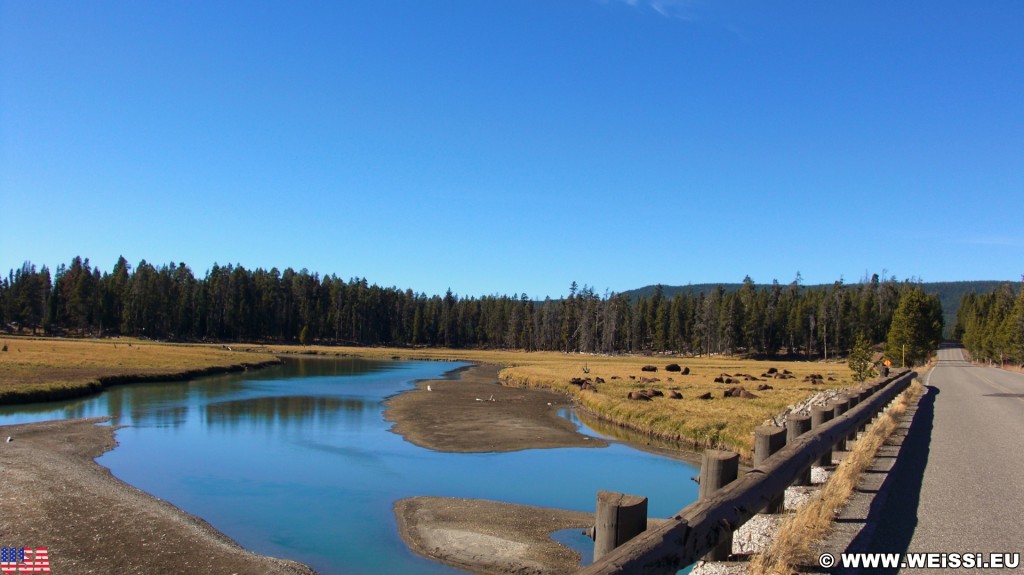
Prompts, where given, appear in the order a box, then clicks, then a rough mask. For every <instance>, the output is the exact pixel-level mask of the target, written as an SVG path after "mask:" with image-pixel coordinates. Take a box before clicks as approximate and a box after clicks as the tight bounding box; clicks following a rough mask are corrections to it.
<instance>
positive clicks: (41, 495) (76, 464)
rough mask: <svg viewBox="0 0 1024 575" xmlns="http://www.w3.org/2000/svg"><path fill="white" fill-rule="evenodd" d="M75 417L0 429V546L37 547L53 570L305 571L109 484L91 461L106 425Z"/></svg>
mask: <svg viewBox="0 0 1024 575" xmlns="http://www.w3.org/2000/svg"><path fill="white" fill-rule="evenodd" d="M100 421H103V420H98V419H79V420H65V421H50V422H44V423H33V424H25V425H10V426H0V436H2V437H3V439H4V440H6V439H7V437H8V436H10V437H11V441H10V442H2V443H0V486H2V488H0V515H2V516H3V518H4V520H3V523H2V524H0V540H3V542H4V544H5V545H9V546H25V547H47V548H48V550H49V555H50V565H51V569H52V571H53V573H62V574H91V573H96V574H99V573H122V574H137V575H162V574H167V575H177V574H181V573H224V574H237V575H243V574H252V575H271V574H273V575H278V574H279V575H315V574H314V571H312V570H311V569H309V568H308V567H306V566H304V565H302V564H299V563H296V562H293V561H286V560H282V559H275V558H272V557H265V556H262V555H257V554H255V553H252V552H249V551H246V550H245V549H243V548H241V547H240V546H238V545H237V544H236V543H234V542H233V541H231V540H230V539H229V538H228V537H226V536H225V535H224V534H222V533H220V532H219V531H217V530H216V529H214V528H213V527H212V526H210V525H209V524H208V523H206V522H205V521H203V520H201V519H199V518H197V517H193V516H192V515H189V514H188V513H185V512H184V511H182V510H180V509H178V508H176V507H174V506H173V505H171V504H169V503H167V502H165V501H162V500H160V499H157V498H155V497H152V496H151V495H148V494H146V493H144V492H142V491H139V490H138V489H135V488H134V487H131V486H130V485H127V484H126V483H124V482H122V481H120V480H118V479H117V478H115V477H114V476H113V475H111V473H110V472H109V471H108V470H107V469H106V468H104V467H102V466H100V465H99V464H97V463H96V462H95V461H94V459H95V458H96V457H99V456H100V455H102V454H103V453H104V452H106V451H107V450H109V449H111V448H113V447H114V446H115V445H116V443H115V440H114V429H113V428H112V427H109V426H103V425H97V423H98V422H100Z"/></svg>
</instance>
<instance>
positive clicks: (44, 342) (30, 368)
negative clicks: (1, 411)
mask: <svg viewBox="0 0 1024 575" xmlns="http://www.w3.org/2000/svg"><path fill="white" fill-rule="evenodd" d="M4 345H6V346H7V351H6V352H0V403H15V402H21V403H23V402H25V401H45V400H48V399H61V398H66V397H71V396H75V395H82V394H85V393H89V392H93V391H99V390H100V389H101V388H102V386H103V380H107V381H110V380H114V381H129V380H152V379H161V378H171V379H173V378H179V377H187V376H189V375H191V374H196V375H198V374H200V373H202V372H203V371H206V370H219V369H230V368H233V367H235V366H243V365H256V364H260V363H265V362H268V361H273V360H274V358H272V357H268V356H267V354H256V353H245V352H239V351H229V350H228V349H226V348H223V347H221V346H219V345H218V346H213V345H174V344H163V343H154V342H149V341H139V340H134V339H103V340H75V339H49V338H39V339H36V338H24V337H11V338H2V337H0V347H2V346H4Z"/></svg>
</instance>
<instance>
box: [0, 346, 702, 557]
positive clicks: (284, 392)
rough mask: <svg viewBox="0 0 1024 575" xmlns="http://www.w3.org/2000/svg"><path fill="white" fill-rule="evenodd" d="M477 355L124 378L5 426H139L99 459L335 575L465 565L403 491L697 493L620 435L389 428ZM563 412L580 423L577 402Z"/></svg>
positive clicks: (221, 524)
mask: <svg viewBox="0 0 1024 575" xmlns="http://www.w3.org/2000/svg"><path fill="white" fill-rule="evenodd" d="M465 365H466V364H461V363H439V362H397V361H394V362H381V361H366V360H357V359H339V360H328V359H296V360H288V361H286V362H285V363H284V364H283V365H281V366H278V367H272V368H269V369H263V370H258V371H251V372H246V373H241V374H234V375H228V376H218V377H208V378H203V379H199V380H195V381H192V382H188V383H180V382H172V383H153V384H133V385H124V386H116V387H112V388H110V389H108V390H107V391H105V392H103V393H102V394H99V395H97V396H94V397H89V398H85V399H79V400H73V401H67V402H60V403H49V404H35V405H23V406H10V407H3V408H0V425H6V424H12V423H25V422H31V421H41V420H48V419H60V418H78V417H99V416H110V417H111V418H112V419H111V422H112V423H113V424H115V425H123V426H126V427H124V428H123V429H120V430H118V431H117V440H118V442H119V445H118V447H116V448H115V449H113V450H111V451H109V452H108V453H106V454H105V455H103V456H102V457H100V458H99V459H98V462H99V463H100V464H101V465H104V466H106V467H108V468H109V469H110V470H111V472H113V474H114V475H115V476H117V477H118V478H120V479H121V480H123V481H125V482H127V483H129V484H131V485H134V486H136V487H138V488H140V489H142V490H144V491H146V492H148V493H151V494H153V495H155V496H157V497H160V498H161V499H164V500H167V501H169V502H171V503H173V504H174V505H176V506H178V507H180V508H182V509H184V510H186V511H188V512H189V513H192V514H194V515H197V516H199V517H202V518H203V519H205V520H206V521H208V522H209V523H210V524H212V525H213V526H214V527H216V528H217V529H219V530H220V531H222V532H224V533H225V534H227V535H228V536H229V537H231V538H232V539H234V540H235V541H237V542H238V543H239V544H241V545H242V546H244V547H246V548H247V549H251V550H253V551H256V552H258V553H262V554H267V555H273V556H277V557H286V558H289V559H294V560H297V561H301V562H303V563H306V564H308V565H310V566H311V567H313V568H314V569H316V570H317V571H318V572H320V573H321V574H323V575H343V574H344V575H362V574H367V575H368V574H376V573H404V574H423V575H435V574H436V575H440V574H451V573H461V571H459V570H456V569H453V568H450V567H446V566H444V565H439V564H437V563H434V562H432V561H429V560H426V559H422V558H420V557H418V556H416V555H414V554H413V553H411V552H410V551H408V549H407V548H406V546H405V544H404V543H403V542H402V540H401V539H400V538H399V536H398V528H397V525H396V522H395V517H394V513H393V511H392V504H393V503H394V502H395V501H396V500H398V499H401V498H404V497H411V496H415V495H435V496H450V497H469V498H480V499H491V500H497V501H507V502H511V503H522V504H529V505H539V506H544V507H559V508H563V509H574V510H579V511H588V512H593V510H594V506H595V501H596V495H597V491H599V490H601V489H608V490H612V491H620V492H624V493H634V494H641V495H646V496H647V497H648V498H649V512H650V514H651V515H652V516H655V517H666V516H670V515H672V514H673V513H675V512H676V511H677V510H679V509H681V508H682V507H684V506H686V505H687V504H689V503H690V502H692V501H694V500H695V499H696V498H697V486H696V483H694V482H693V481H691V479H690V478H691V477H692V476H694V475H696V474H697V470H696V469H695V468H694V467H692V466H690V465H688V464H686V463H683V462H681V461H678V460H675V459H671V458H666V457H662V456H658V455H653V454H650V453H647V452H644V451H640V450H637V449H633V448H631V447H629V446H628V445H625V444H622V443H613V444H612V445H611V446H609V447H607V448H566V449H531V450H525V451H518V452H512V453H481V454H455V453H439V452H436V451H431V450H428V449H424V448H421V447H417V446H415V445H413V444H411V443H408V442H406V441H405V440H404V439H403V438H402V437H401V436H399V435H397V434H395V433H393V432H391V431H390V430H389V428H390V427H391V424H390V423H389V422H387V421H386V420H385V419H384V415H383V410H384V407H383V405H382V402H383V401H384V400H385V399H386V398H388V397H390V396H392V395H395V394H397V393H401V392H402V391H404V390H407V389H411V388H412V387H413V386H414V384H415V382H416V381H417V380H422V379H436V378H439V377H443V374H445V373H446V372H450V371H452V370H454V369H457V368H460V367H464V366H465ZM564 415H565V416H566V417H569V418H570V419H572V420H573V421H576V420H575V418H574V415H573V414H572V412H571V411H567V412H566V413H565V414H564ZM576 423H577V425H579V422H578V421H576ZM581 431H583V432H584V433H590V434H592V435H597V433H596V432H593V431H590V430H588V429H587V428H585V427H581ZM556 538H557V539H559V540H560V541H562V542H563V543H566V544H569V545H570V546H573V547H574V548H577V549H579V550H581V551H583V552H585V558H584V560H585V561H587V560H588V557H587V556H586V554H589V550H590V548H591V546H592V543H590V541H589V540H588V539H586V538H585V537H583V536H582V535H579V534H576V533H567V532H560V533H559V534H558V535H557V537H556Z"/></svg>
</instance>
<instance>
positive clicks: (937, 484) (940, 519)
mask: <svg viewBox="0 0 1024 575" xmlns="http://www.w3.org/2000/svg"><path fill="white" fill-rule="evenodd" d="M925 383H926V385H928V386H929V387H930V390H929V393H928V394H927V395H926V396H925V397H924V398H923V399H922V402H921V404H920V405H919V407H918V412H917V414H916V415H915V419H914V423H913V426H912V428H911V431H910V434H909V435H908V437H907V440H906V442H905V444H904V448H907V447H910V448H911V450H909V451H908V450H907V449H904V450H903V451H902V452H901V453H900V458H899V459H900V462H899V463H897V467H903V471H904V473H902V474H897V477H894V479H897V481H898V482H899V483H900V484H902V485H900V487H899V488H898V489H897V491H898V497H899V498H900V500H899V501H898V505H899V506H901V507H902V508H903V509H904V512H905V513H907V514H910V513H913V507H914V499H915V495H916V498H917V501H916V503H917V505H916V507H917V509H916V525H914V526H913V530H912V534H909V533H908V532H907V531H906V530H905V531H903V534H902V536H898V535H897V536H896V537H897V540H898V539H900V538H901V537H902V538H903V540H904V541H905V542H906V543H907V544H906V548H905V550H906V551H909V552H968V551H970V552H982V553H987V552H1015V553H1024V375H1022V374H1015V373H1010V372H1006V371H1003V370H1000V369H994V368H987V367H979V366H974V365H971V364H970V363H967V362H966V361H964V359H963V355H962V353H961V350H960V349H958V348H949V349H941V350H939V362H938V365H937V366H936V367H935V368H934V369H933V370H932V371H931V372H930V373H929V374H928V375H927V376H926V378H925ZM919 424H920V425H921V428H920V429H918V425H919ZM915 436H916V437H915ZM908 443H909V445H908ZM905 455H906V456H910V457H909V458H908V461H907V463H906V464H904V462H903V461H902V460H903V458H904V456H905ZM894 471H897V470H895V469H894ZM919 471H923V476H919V477H920V478H919V479H917V480H916V481H915V478H914V477H913V474H914V473H915V472H919ZM915 483H916V484H917V485H916V486H915V485H914V484H915ZM914 491H917V493H916V494H915V493H914ZM894 503H897V502H894ZM913 519H914V518H912V517H909V516H908V517H904V518H902V521H903V522H904V526H907V525H906V524H907V523H914V521H913ZM895 523H897V524H898V523H900V521H896V522H895ZM894 527H895V525H894ZM907 537H909V541H906V538H907ZM900 546H903V545H900ZM950 571H951V572H952V570H950ZM917 572H921V573H935V572H936V570H934V569H932V570H910V569H905V570H903V571H901V573H917ZM961 572H971V573H982V572H986V571H980V570H963V571H961ZM990 572H993V573H1008V572H1015V573H1024V564H1022V566H1021V567H1020V568H1018V569H1015V570H1002V571H990Z"/></svg>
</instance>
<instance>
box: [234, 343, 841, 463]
mask: <svg viewBox="0 0 1024 575" xmlns="http://www.w3.org/2000/svg"><path fill="white" fill-rule="evenodd" d="M243 347H244V346H243ZM253 349H254V350H255V349H258V350H260V351H264V352H270V353H278V354H283V353H294V352H296V350H297V349H301V350H302V351H303V352H305V353H322V354H343V355H354V356H360V357H367V358H377V359H389V358H402V359H423V360H453V359H454V360H464V361H473V362H481V363H490V364H497V365H502V366H506V367H505V369H503V370H502V371H501V373H500V374H499V377H500V378H501V380H502V382H503V383H505V384H506V385H520V386H532V387H540V388H546V389H552V390H555V391H561V392H564V393H568V394H570V395H572V396H573V397H574V398H575V399H576V401H577V402H578V403H579V404H580V405H581V406H582V407H583V408H584V409H585V410H586V411H589V412H590V413H591V414H593V415H595V416H597V417H600V418H603V419H605V420H608V421H610V422H613V423H615V424H617V425H620V426H624V427H627V428H630V429H633V430H636V431H639V432H641V433H644V434H648V435H654V436H656V437H659V438H661V439H666V440H669V441H674V442H679V443H682V444H684V445H688V446H690V447H693V448H705V447H722V448H727V449H731V450H733V451H736V452H738V453H740V455H741V457H743V458H744V459H749V458H750V455H751V452H752V449H753V443H754V440H753V432H754V428H755V427H757V426H759V425H761V424H763V423H764V421H765V420H766V419H768V418H770V417H773V416H774V415H776V414H778V413H780V412H781V411H783V410H784V409H785V408H786V407H787V406H789V405H792V404H794V403H796V402H798V401H800V400H802V399H805V398H807V397H809V396H810V395H813V394H814V393H816V392H818V391H821V390H822V389H828V388H841V387H851V386H854V381H853V378H852V373H851V372H850V369H849V368H848V367H847V366H846V364H845V363H831V362H830V363H819V362H787V361H755V360H747V359H739V358H732V357H700V358H694V357H685V358H684V357H674V356H594V355H580V354H564V353H557V352H529V353H528V352H521V351H490V350H449V349H390V348H337V347H315V346H313V347H307V348H296V347H294V346H268V347H259V348H253ZM670 363H677V364H679V365H680V366H681V367H689V368H690V374H689V375H680V374H679V373H672V372H667V371H665V366H666V365H668V364H670ZM645 365H653V366H655V367H657V368H658V371H657V372H653V373H652V372H644V371H641V369H640V368H641V367H643V366H645ZM771 367H775V368H776V369H778V370H779V371H782V370H784V369H785V370H789V371H790V372H792V373H793V375H794V378H793V379H786V380H776V379H770V380H769V379H766V378H762V377H761V375H762V374H763V373H765V372H767V371H768V369H769V368H771ZM584 368H586V369H587V370H588V371H589V373H585V372H584ZM726 373H727V374H730V375H732V376H736V375H737V374H748V375H751V376H754V377H757V378H758V379H760V380H762V381H742V380H743V378H742V377H734V379H739V380H741V382H740V383H738V384H727V385H724V384H721V383H715V382H714V379H715V378H716V377H718V376H719V375H722V374H726ZM810 374H819V375H822V376H824V377H825V381H824V383H822V384H811V383H809V382H805V381H803V380H804V377H805V376H808V375H810ZM630 376H633V378H634V379H630ZM587 377H589V378H591V380H592V381H596V380H597V378H598V377H600V378H602V379H603V380H604V381H605V383H596V384H595V387H597V392H596V393H595V392H591V391H581V390H580V388H579V387H577V386H574V385H572V384H571V383H570V381H571V380H572V379H573V378H587ZM642 377H647V378H652V377H653V378H657V379H658V381H657V382H647V383H641V382H640V380H641V378H642ZM829 377H832V379H833V381H828V378H829ZM613 378H617V379H613ZM760 384H768V385H771V386H772V387H773V388H774V389H771V390H767V391H757V386H758V385H760ZM736 385H739V386H742V387H744V388H745V389H746V390H748V391H750V392H751V393H753V394H754V395H756V396H757V398H755V399H741V398H733V397H730V398H725V397H723V394H724V391H725V390H726V389H728V388H730V387H734V386H736ZM640 389H657V390H661V391H662V392H664V393H666V396H667V394H668V391H670V390H673V389H676V390H678V391H679V392H680V393H682V395H683V399H681V400H672V399H668V398H667V397H657V398H654V399H653V400H652V401H634V400H629V399H627V398H626V395H627V394H628V393H629V392H630V391H637V390H640ZM704 393H711V395H712V399H709V400H702V399H698V396H700V395H702V394H704Z"/></svg>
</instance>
